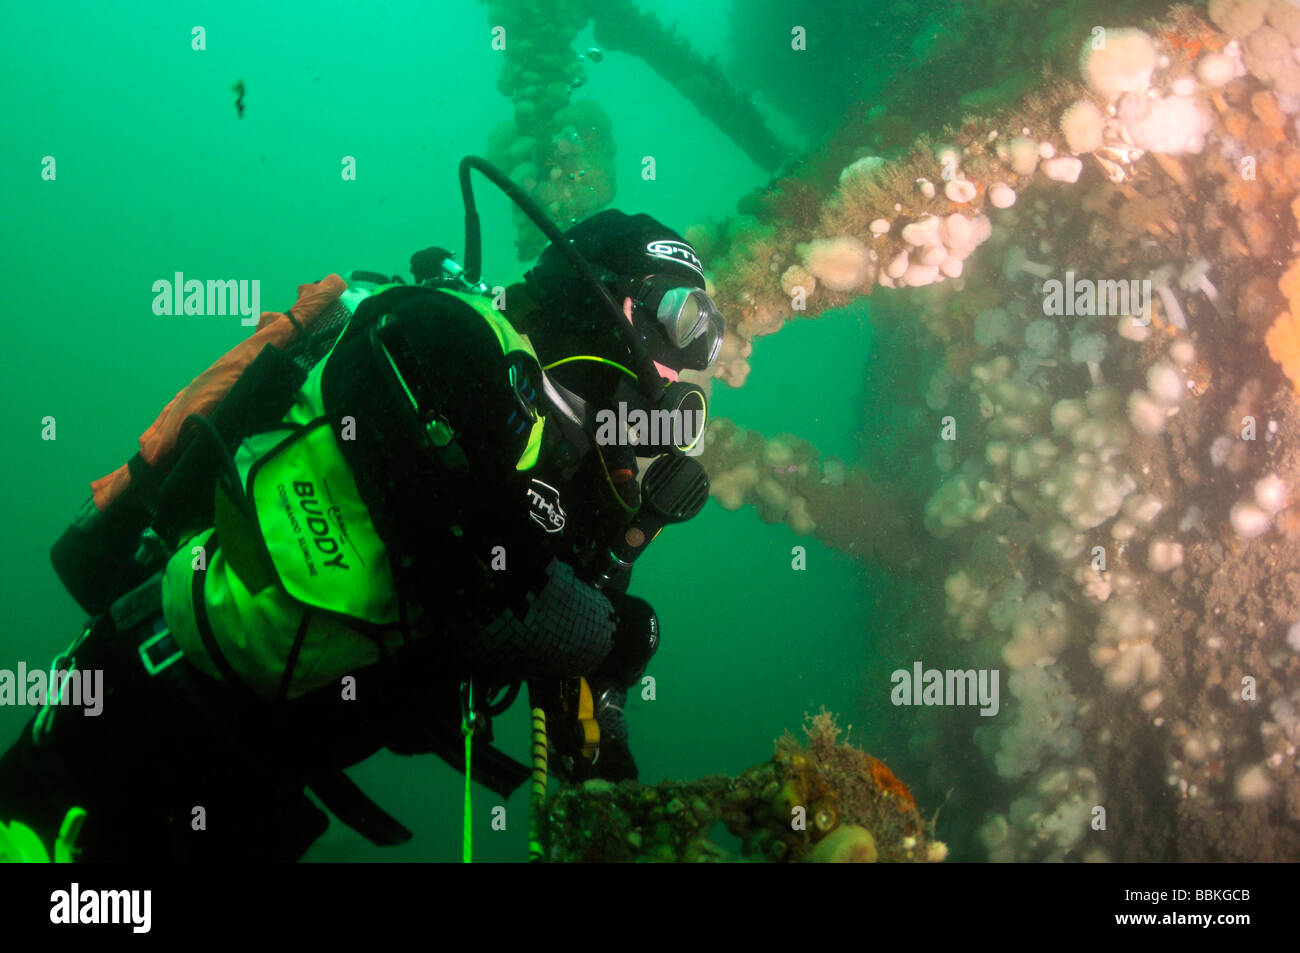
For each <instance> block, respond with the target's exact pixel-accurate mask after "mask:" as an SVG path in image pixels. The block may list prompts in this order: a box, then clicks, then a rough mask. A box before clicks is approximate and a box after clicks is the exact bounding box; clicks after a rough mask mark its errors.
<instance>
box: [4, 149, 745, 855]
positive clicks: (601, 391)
mask: <svg viewBox="0 0 1300 953" xmlns="http://www.w3.org/2000/svg"><path fill="white" fill-rule="evenodd" d="M471 169H474V170H478V171H479V172H480V173H482V174H483V175H485V176H486V177H488V178H489V179H490V180H491V181H492V182H493V183H494V184H496V185H497V186H498V187H499V188H501V189H502V190H504V191H505V192H506V193H507V194H508V195H509V196H510V197H511V198H512V200H514V201H515V202H516V204H518V205H519V206H520V208H522V209H523V210H524V212H525V213H526V214H527V215H528V216H529V217H530V218H531V219H532V220H533V221H534V222H535V223H536V224H537V225H538V227H539V228H541V229H542V231H543V232H544V233H545V234H546V235H547V237H548V238H549V239H550V242H551V243H550V245H548V246H547V248H546V249H545V250H544V251H543V253H542V254H541V255H540V256H539V258H538V260H537V262H536V264H535V266H534V267H533V268H532V269H531V270H530V271H528V272H527V273H526V276H525V280H524V282H522V283H518V284H514V285H511V286H509V287H508V288H506V289H505V291H504V295H503V296H502V295H501V294H500V293H499V292H500V291H501V289H499V288H498V289H496V290H497V292H498V294H497V295H496V297H493V296H492V293H491V292H490V291H489V288H488V286H487V284H486V282H484V281H482V280H481V279H480V276H479V257H480V255H479V250H480V249H479V246H480V241H479V226H478V217H477V213H476V211H475V207H474V198H473V193H472V189H471V187H470V175H469V173H470V170H471ZM460 180H461V190H462V195H463V198H464V201H465V205H466V243H465V244H466V252H465V262H464V265H463V266H462V265H460V264H458V263H457V262H456V261H454V259H452V257H451V255H450V253H449V252H447V251H446V250H445V249H441V248H431V249H426V250H425V251H423V252H420V253H417V254H416V255H415V256H414V257H413V258H412V263H411V269H412V274H413V276H414V278H415V281H414V283H412V284H406V283H403V282H402V281H401V280H400V279H386V278H385V277H384V276H382V275H376V274H371V273H356V274H354V276H353V283H352V285H351V287H348V286H346V285H345V284H344V282H343V281H342V279H340V278H339V277H338V276H336V275H331V276H329V277H328V278H326V279H323V280H322V281H320V282H317V283H315V284H312V285H304V286H302V287H301V288H300V289H299V291H300V294H299V299H298V301H297V303H296V304H295V305H294V306H293V307H292V308H290V309H288V310H287V311H286V312H284V313H283V314H281V313H275V312H267V313H264V314H263V316H262V320H261V322H260V323H259V328H258V331H257V333H256V334H254V335H253V337H252V338H250V339H249V341H246V342H244V344H242V345H241V346H240V347H238V348H236V349H233V350H232V351H231V352H230V353H229V354H227V355H226V356H225V357H224V358H223V359H222V360H221V361H219V362H218V363H217V364H216V365H214V366H213V368H212V369H210V370H209V371H208V372H207V373H205V375H202V376H201V377H200V378H198V379H196V380H195V382H194V383H193V384H191V385H190V387H189V388H187V389H186V390H185V391H182V392H181V393H180V394H178V395H177V398H176V399H175V400H173V401H172V403H171V404H169V405H168V407H167V408H166V409H165V410H164V412H163V414H162V415H161V416H160V417H159V419H158V421H157V422H156V423H155V425H154V427H152V428H150V430H149V431H147V432H146V434H145V435H144V436H143V437H142V438H141V453H139V454H137V455H136V456H135V457H133V458H132V460H131V461H130V462H129V463H128V464H127V465H125V466H123V467H122V468H120V469H119V471H117V472H116V473H114V474H111V475H110V476H108V477H105V478H104V479H103V480H100V481H97V482H96V483H94V484H92V489H93V491H94V496H93V497H92V499H91V500H90V501H88V502H87V504H86V506H85V507H84V508H83V510H82V512H81V514H80V515H79V517H78V520H77V521H76V522H75V523H74V524H73V526H72V527H70V528H69V530H68V531H67V532H66V533H65V534H64V536H63V537H62V538H60V540H59V541H58V543H56V545H55V547H54V549H53V551H52V553H51V556H52V560H53V562H54V564H55V568H56V570H57V571H58V572H59V575H60V577H61V578H62V579H63V581H64V582H65V584H66V585H67V586H68V588H69V591H70V592H72V594H73V595H74V597H75V598H76V599H77V601H78V602H79V603H80V604H81V605H82V607H83V608H85V609H86V610H87V612H89V613H90V615H91V617H92V618H91V619H90V621H89V622H88V623H87V625H86V627H85V631H84V632H83V633H82V634H81V636H80V637H79V638H78V639H77V640H76V641H75V642H74V643H73V644H72V645H71V646H70V647H69V649H68V650H67V651H66V652H65V653H63V654H62V655H60V656H59V657H58V658H56V659H55V660H54V663H53V664H52V666H51V672H52V673H56V672H65V673H71V674H70V675H68V676H67V677H65V679H64V682H63V687H62V688H59V687H57V686H58V682H57V681H54V682H52V684H54V685H55V686H56V687H55V688H53V689H52V690H51V692H50V699H49V701H48V703H47V704H46V706H45V707H44V708H42V709H41V710H40V712H39V713H38V714H37V715H36V716H35V717H34V718H33V719H32V720H31V721H30V722H29V723H28V725H27V726H26V727H25V728H24V729H23V732H22V734H21V736H20V737H19V739H18V740H17V742H15V744H14V745H13V746H12V747H11V748H10V749H9V750H8V752H7V753H5V754H4V756H3V758H0V859H3V857H4V855H5V853H6V851H5V844H6V842H7V841H6V830H7V831H8V832H9V834H10V835H12V836H10V838H9V841H8V843H11V844H13V843H18V842H19V841H20V840H21V839H22V838H19V837H18V836H17V834H15V832H16V831H20V832H21V833H22V835H23V837H24V838H25V839H26V842H28V843H33V842H34V841H33V836H34V837H35V838H38V839H39V841H40V842H41V843H43V844H45V845H49V844H55V846H56V849H55V851H54V853H56V854H61V855H62V856H63V857H65V858H66V857H68V856H70V855H71V856H79V859H82V860H103V859H127V858H130V859H133V860H141V859H143V860H162V859H183V860H215V859H233V858H236V857H238V858H241V859H247V858H249V857H254V858H257V859H262V860H296V859H298V858H300V857H301V856H302V855H303V854H304V853H305V851H306V850H307V848H308V847H309V846H310V845H311V843H312V842H313V841H314V840H315V839H316V838H318V837H319V836H320V835H321V834H322V833H323V832H324V830H325V829H326V827H327V826H328V824H329V819H328V817H327V816H326V815H325V814H324V813H323V812H322V811H321V810H320V809H319V808H318V807H317V806H316V805H315V804H314V803H313V801H312V800H311V799H310V798H309V797H308V796H307V793H306V792H307V790H310V791H311V792H313V793H314V794H315V795H316V797H317V798H319V800H320V801H321V802H322V803H323V804H325V805H326V807H328V808H329V809H330V810H331V811H332V812H333V813H334V814H335V815H336V816H337V817H338V818H339V819H340V820H342V821H343V822H344V823H346V824H348V825H349V826H351V827H353V828H355V829H356V830H358V831H359V832H361V833H362V834H363V835H365V836H366V837H367V838H369V839H370V840H371V841H372V842H374V843H377V844H382V845H391V844H397V843H402V842H404V841H406V840H409V839H410V837H411V834H410V832H409V831H408V830H407V829H406V828H405V827H403V826H402V825H401V824H400V822H398V821H397V820H396V819H394V818H392V817H391V816H389V815H388V814H387V813H385V812H384V811H383V810H382V809H381V808H380V807H378V806H377V805H376V804H374V803H373V802H372V801H370V800H369V798H367V797H366V795H365V794H364V793H363V792H361V791H360V789H359V788H357V786H356V785H355V783H353V782H352V781H351V780H350V779H349V778H348V777H347V775H346V774H344V772H343V769H344V768H346V767H349V766H351V765H355V764H357V763H359V762H361V761H362V760H364V759H366V758H368V757H370V756H371V755H372V754H374V753H375V752H377V751H379V750H380V749H382V748H388V749H389V750H391V751H394V752H396V753H398V754H403V755H413V754H422V753H434V754H437V755H439V756H440V757H442V758H443V759H444V760H446V761H447V762H448V763H449V764H451V765H452V766H453V767H455V768H456V769H458V770H460V771H464V772H466V773H467V776H468V777H472V778H473V779H474V780H476V781H478V782H480V783H482V784H484V785H486V786H487V787H489V788H490V789H492V790H494V791H496V792H498V793H499V794H501V795H502V796H503V797H505V796H508V795H509V793H510V792H511V791H513V790H514V789H516V788H517V787H518V786H519V785H520V784H522V783H523V782H524V781H525V780H526V779H527V778H528V776H529V769H528V768H527V767H525V766H524V765H521V764H519V763H518V762H516V761H514V760H513V759H511V758H510V757H508V756H507V755H505V754H504V753H502V752H500V751H498V750H497V749H496V748H494V747H492V745H491V741H492V736H491V718H492V717H493V716H494V715H497V714H500V713H501V712H502V711H504V710H505V708H506V707H508V706H509V704H510V703H511V702H513V701H514V700H515V698H516V696H517V694H518V692H519V690H520V688H521V686H522V685H523V684H527V686H528V694H529V704H530V708H531V709H532V710H533V720H534V729H535V736H534V746H533V748H534V750H533V755H534V758H533V760H534V785H535V786H536V783H537V782H536V770H537V767H536V762H537V761H538V758H539V755H540V756H541V757H543V758H544V757H545V756H546V754H547V752H548V750H549V752H550V753H551V754H553V755H554V758H553V759H552V762H551V763H552V764H558V765H559V766H560V768H561V769H562V774H563V775H564V776H565V778H566V779H567V780H572V781H577V780H581V779H583V778H585V777H591V776H597V777H602V778H605V779H607V780H612V781H618V780H623V779H628V778H635V777H636V776H637V768H636V764H635V761H634V759H633V757H632V754H631V750H630V747H629V742H628V732H627V727H626V722H625V720H624V717H623V711H622V709H623V706H624V701H625V698H626V692H627V689H628V688H629V687H631V686H633V685H636V684H637V683H638V681H639V679H640V678H641V677H642V675H643V673H644V671H645V668H646V666H647V664H648V663H649V661H650V658H651V656H652V655H653V654H654V652H655V650H656V648H657V646H658V641H659V624H658V620H657V618H656V616H655V613H654V611H653V610H652V609H651V607H650V606H649V604H648V603H646V602H645V601H644V600H641V599H638V598H636V597H634V596H631V595H629V594H628V593H627V589H628V585H629V582H630V577H631V570H632V564H633V562H634V561H635V559H636V558H637V556H639V555H640V553H641V552H642V551H644V549H645V547H646V546H647V545H648V544H649V542H650V541H651V540H653V539H654V538H655V536H656V535H657V534H658V532H659V531H660V530H661V529H662V528H663V527H664V526H665V525H667V524H669V523H674V522H681V521H684V520H686V519H689V518H690V517H691V516H693V515H694V514H695V513H697V512H698V511H699V509H700V508H701V507H702V506H703V505H704V502H705V500H706V499H707V496H708V480H707V477H706V475H705V474H704V471H703V468H702V467H700V466H699V464H698V462H697V461H696V460H695V459H694V457H693V456H692V454H693V453H697V452H698V450H699V448H700V443H699V441H700V437H701V435H702V431H703V426H704V420H705V415H706V413H707V404H706V400H705V395H704V393H703V391H702V390H701V389H700V388H699V387H698V386H696V385H694V384H690V383H687V382H685V381H682V380H681V379H680V372H681V371H684V370H687V369H692V370H706V369H708V368H709V367H710V366H711V365H712V364H713V362H714V361H715V360H716V358H717V356H718V352H719V350H720V347H721V341H722V334H723V331H724V328H725V325H724V322H723V318H722V316H721V314H720V313H719V311H718V309H717V307H716V306H715V305H714V303H713V301H712V300H711V299H710V297H709V296H708V294H707V293H706V292H705V290H704V289H705V281H704V276H703V270H702V266H701V263H700V261H699V259H698V257H697V256H696V254H695V251H694V249H692V248H691V246H690V245H689V244H688V243H686V242H685V241H684V240H683V239H682V238H681V236H680V235H678V234H677V233H675V232H673V231H672V230H671V229H669V228H667V227H665V226H663V225H662V224H660V223H659V222H657V221H656V220H655V219H653V218H651V217H650V216H648V215H644V214H638V215H627V214H624V213H622V212H620V211H615V210H607V211H604V212H601V213H599V214H597V215H595V216H593V217H592V218H589V219H587V220H585V221H583V222H581V223H579V224H577V225H574V226H573V227H571V228H570V229H569V230H568V231H567V232H563V233H562V232H560V230H559V229H558V228H557V227H556V226H555V225H554V224H553V223H552V222H550V220H549V219H547V218H546V216H545V215H544V214H543V213H542V212H541V211H540V209H538V208H537V206H536V204H535V203H533V202H532V201H531V200H530V199H528V197H527V196H525V195H523V193H522V192H521V191H520V190H519V189H518V188H517V187H516V186H514V184H513V183H511V182H510V181H509V180H508V179H507V178H505V177H504V176H502V175H501V173H500V172H499V171H498V170H496V169H495V168H493V167H492V166H491V165H489V164H488V163H486V162H484V161H483V160H481V159H478V158H476V157H467V158H466V159H465V160H464V161H463V162H462V163H461V168H460ZM502 302H504V306H503V307H497V306H494V305H500V304H502ZM634 420H635V421H637V423H636V424H633V423H630V421H634ZM646 420H663V421H669V420H671V421H673V422H674V424H676V423H679V422H680V421H682V420H685V421H686V422H687V425H686V426H663V427H653V426H650V427H648V426H644V422H645V421H646ZM611 421H617V423H614V424H612V425H611ZM647 460H649V461H651V462H650V463H649V465H648V467H647V466H644V463H645V461H647ZM639 471H640V472H639ZM91 672H102V673H103V685H104V692H103V695H104V697H103V700H102V713H101V714H99V715H98V716H96V717H87V716H85V715H83V714H82V713H80V712H78V711H77V710H76V709H75V708H74V707H66V706H64V705H61V704H60V702H62V701H64V694H65V690H66V689H67V687H68V684H69V682H71V680H72V677H73V676H75V675H76V674H77V673H85V674H88V673H91ZM539 718H541V719H542V720H543V724H544V725H545V726H546V731H545V738H544V740H543V741H542V743H541V750H540V753H539V750H538V740H537V736H536V732H537V730H538V719H539ZM541 785H542V790H543V791H544V787H545V781H544V777H543V780H542V782H541ZM468 791H469V787H468V780H467V783H466V797H467V798H468ZM534 794H535V795H536V790H535V791H534ZM467 809H468V804H467ZM467 814H468V810H467ZM6 824H8V827H7V828H6V826H5V825H6ZM466 824H467V832H466V837H467V844H468V819H467V821H466ZM74 839H75V849H70V845H71V844H72V842H73V840H74ZM534 840H536V838H534ZM533 846H534V854H535V855H536V853H537V852H538V850H539V848H536V845H535V844H534V845H533ZM467 850H468V848H467ZM9 852H10V853H11V854H14V853H18V854H21V853H22V852H21V850H16V849H11V850H10V851H9ZM29 853H30V851H29ZM37 853H39V851H37Z"/></svg>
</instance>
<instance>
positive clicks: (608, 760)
mask: <svg viewBox="0 0 1300 953" xmlns="http://www.w3.org/2000/svg"><path fill="white" fill-rule="evenodd" d="M592 690H593V691H594V692H596V693H597V695H596V722H597V723H598V724H599V725H600V754H599V755H597V757H596V763H595V764H594V765H593V766H592V773H593V774H595V775H596V777H598V778H604V779H605V780H606V781H613V782H615V783H617V782H619V781H635V780H636V779H637V767H636V761H635V760H634V759H633V758H632V749H631V748H630V747H629V746H628V741H627V721H626V720H625V719H624V717H623V706H624V704H625V703H626V702H627V692H626V691H624V690H623V689H620V688H615V687H614V686H612V685H610V686H608V687H605V688H601V687H600V686H599V685H595V686H592Z"/></svg>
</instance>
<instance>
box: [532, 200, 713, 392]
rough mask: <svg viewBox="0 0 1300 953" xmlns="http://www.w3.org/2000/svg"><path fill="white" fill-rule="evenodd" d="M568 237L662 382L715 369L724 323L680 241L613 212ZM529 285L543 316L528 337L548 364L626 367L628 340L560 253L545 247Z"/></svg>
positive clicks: (640, 219)
mask: <svg viewBox="0 0 1300 953" xmlns="http://www.w3.org/2000/svg"><path fill="white" fill-rule="evenodd" d="M564 235H565V238H566V239H568V241H569V243H570V244H571V245H572V246H573V248H574V249H575V250H576V251H577V252H578V254H580V255H581V256H582V257H583V258H585V259H586V260H587V261H588V262H589V263H590V264H591V267H592V269H593V270H594V271H595V272H596V275H597V277H598V278H600V280H601V281H602V282H603V283H604V284H605V286H606V287H607V288H608V289H609V291H610V293H611V294H612V295H613V297H614V300H615V301H617V302H618V303H619V304H620V305H621V306H623V308H624V309H625V314H626V313H627V311H629V310H630V312H631V318H630V320H631V322H632V328H633V330H634V331H635V332H636V334H637V335H638V336H639V337H640V338H641V340H642V341H643V342H644V343H645V347H646V350H647V351H648V352H649V354H650V357H651V359H652V360H653V361H654V362H655V363H656V364H658V365H659V367H660V373H661V374H662V375H663V376H664V377H665V378H667V379H670V380H675V379H676V377H677V372H679V371H682V370H686V369H688V368H689V369H692V370H700V371H702V370H707V369H708V368H709V367H711V366H712V365H713V363H714V361H716V360H717V357H718V352H719V351H720V350H721V348H722V334H723V331H725V330H726V322H725V321H724V320H723V317H722V314H721V312H719V311H718V308H717V305H715V304H714V303H713V299H712V298H710V297H709V295H708V294H707V292H706V291H705V290H704V287H705V285H704V270H703V266H702V264H701V263H700V259H699V256H698V255H696V254H695V249H694V248H692V247H691V246H690V245H689V244H688V243H687V242H686V241H684V240H683V239H682V237H681V236H680V235H678V234H677V233H676V232H674V231H673V230H672V229H670V228H668V227H667V226H665V225H663V224H661V223H660V222H658V221H656V220H655V219H653V218H651V217H650V216H649V215H645V214H638V215H627V214H625V213H623V212H620V211H618V210H616V209H607V210H606V211H603V212H600V213H598V214H596V215H593V216H592V217H591V218H589V219H586V220H585V221H582V222H579V223H578V224H577V225H574V226H573V227H572V228H570V229H569V230H568V231H567V232H565V233H564ZM525 279H526V281H527V283H528V285H529V287H530V288H531V289H532V291H533V293H534V294H535V295H536V297H537V300H538V303H539V304H540V305H541V308H542V310H543V311H544V313H545V318H544V320H543V321H541V322H539V325H538V327H537V328H536V329H530V335H529V336H530V338H532V339H533V343H534V345H535V346H536V347H537V349H538V354H539V356H541V357H542V360H543V363H544V364H545V363H551V362H554V361H557V360H562V359H564V358H566V357H571V356H574V355H584V354H586V355H592V356H596V357H599V358H602V359H604V360H608V361H615V362H623V363H626V362H627V359H628V357H629V349H628V346H627V341H626V339H625V338H624V336H623V333H622V331H621V329H619V328H617V327H613V326H611V320H610V314H609V310H608V306H607V305H606V304H604V303H603V302H602V301H600V300H599V297H598V296H597V294H596V292H595V289H593V288H591V287H590V286H589V285H588V284H587V283H586V282H585V281H583V280H582V278H580V277H579V276H578V275H577V274H576V273H575V271H574V269H573V266H572V265H571V264H570V263H569V262H568V260H567V259H566V258H565V257H564V255H563V254H561V253H560V252H559V251H558V250H557V249H556V248H555V246H553V245H549V246H547V248H546V249H545V250H544V251H543V252H542V254H541V256H540V257H539V258H538V259H537V264H536V265H535V266H534V267H533V268H532V270H530V271H529V272H528V273H527V275H526V276H525Z"/></svg>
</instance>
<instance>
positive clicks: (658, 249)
mask: <svg viewBox="0 0 1300 953" xmlns="http://www.w3.org/2000/svg"><path fill="white" fill-rule="evenodd" d="M645 250H646V254H647V255H650V256H651V257H652V258H660V259H662V260H664V261H672V262H676V263H677V264H679V265H685V266H686V267H687V268H690V269H691V270H692V271H694V272H695V273H697V274H698V275H699V276H700V280H701V281H703V280H704V268H703V266H702V265H701V264H700V259H699V257H698V256H697V255H696V254H695V249H693V248H692V247H691V246H690V245H688V244H686V243H685V242H678V241H672V240H670V239H660V240H658V241H653V242H649V243H648V244H647V245H646V246H645Z"/></svg>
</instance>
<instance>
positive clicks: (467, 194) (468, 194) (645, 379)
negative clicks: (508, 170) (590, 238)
mask: <svg viewBox="0 0 1300 953" xmlns="http://www.w3.org/2000/svg"><path fill="white" fill-rule="evenodd" d="M470 169H478V170H479V172H481V173H483V175H485V176H486V177H487V178H488V180H489V181H490V182H491V183H492V184H493V185H495V186H496V187H497V188H499V189H500V190H501V191H502V192H504V193H505V194H506V196H507V197H508V198H509V199H510V201H512V202H514V203H515V204H516V205H517V206H519V208H520V209H522V210H523V212H524V214H525V215H527V216H528V217H529V218H530V219H532V221H533V224H534V225H536V226H537V227H538V228H540V229H541V230H542V234H543V235H545V236H546V237H547V238H548V239H550V241H551V244H552V246H554V247H555V249H556V250H557V251H558V252H560V253H561V254H562V255H564V257H565V258H567V259H568V260H569V264H571V265H573V267H574V269H575V270H576V271H577V272H578V274H579V275H581V276H582V279H583V280H584V281H586V282H587V284H589V285H591V287H592V288H594V289H595V290H596V292H597V293H598V294H599V295H600V297H601V298H602V299H603V300H604V302H605V303H606V304H607V305H608V306H609V310H610V314H611V315H613V316H614V321H615V323H616V324H617V326H618V328H619V330H620V331H621V332H622V334H623V337H624V339H625V340H626V341H627V346H628V349H629V350H630V351H631V352H632V363H633V365H634V367H635V368H636V376H637V387H638V388H639V389H640V390H641V392H642V393H643V394H645V395H646V397H648V398H649V399H650V402H651V405H652V406H658V404H659V402H660V400H662V399H663V396H664V385H663V380H662V379H661V378H660V377H659V370H658V368H656V367H655V365H654V361H653V360H651V358H650V352H649V351H647V350H646V346H645V342H644V341H642V340H641V337H640V335H638V334H637V333H636V330H635V329H634V328H633V327H632V324H631V322H630V321H628V320H627V316H626V315H624V314H623V309H622V308H621V307H620V306H619V304H618V302H617V301H615V300H614V296H613V295H611V294H610V293H609V289H608V288H606V287H605V286H604V285H603V284H602V283H601V281H600V279H599V278H597V277H596V273H595V272H594V271H592V270H591V265H590V264H588V263H587V260H586V259H585V258H583V257H582V256H581V255H579V254H578V252H577V251H576V250H575V249H574V247H573V246H572V245H571V244H569V242H568V241H567V240H566V239H565V237H564V233H563V232H561V231H560V229H559V228H558V227H557V226H556V224H555V223H554V222H552V221H551V220H550V219H549V218H548V217H547V215H546V213H545V212H543V211H542V210H541V208H540V207H539V206H538V205H537V203H536V202H534V201H533V200H532V199H531V198H529V196H528V195H527V194H526V193H525V192H524V191H523V189H521V188H519V186H517V185H515V183H513V182H511V181H510V179H509V178H507V177H506V176H504V175H502V173H501V170H500V169H498V168H497V167H496V166H494V165H492V163H490V162H488V161H487V160H486V159H481V158H479V157H478V156H466V157H465V158H463V159H461V160H460V194H461V198H462V199H463V200H464V203H465V275H466V277H468V278H469V280H470V282H471V283H477V282H478V280H479V269H480V268H481V266H482V255H483V243H482V233H481V231H480V229H479V220H478V209H477V208H476V207H475V205H474V187H473V185H472V184H471V183H470V176H469V173H470Z"/></svg>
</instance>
